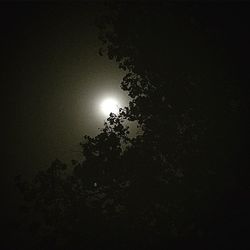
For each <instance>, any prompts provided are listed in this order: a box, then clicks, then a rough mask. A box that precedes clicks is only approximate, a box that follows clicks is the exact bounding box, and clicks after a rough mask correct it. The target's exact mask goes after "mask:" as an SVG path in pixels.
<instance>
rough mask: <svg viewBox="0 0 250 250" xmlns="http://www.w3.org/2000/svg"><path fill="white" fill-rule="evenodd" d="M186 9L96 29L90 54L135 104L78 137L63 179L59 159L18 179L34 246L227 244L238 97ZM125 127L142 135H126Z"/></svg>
mask: <svg viewBox="0 0 250 250" xmlns="http://www.w3.org/2000/svg"><path fill="white" fill-rule="evenodd" d="M191 7H192V6H190V5H183V6H182V7H181V8H180V7H179V6H176V5H174V4H168V5H164V4H159V5H133V7H131V5H129V4H118V5H114V6H111V8H110V13H108V14H107V15H105V16H103V17H102V18H101V19H100V20H99V22H98V23H97V25H98V27H99V30H100V39H101V40H102V42H103V48H101V49H100V51H99V53H100V54H101V55H103V54H107V55H108V57H109V58H110V59H113V60H116V61H117V62H118V64H119V67H120V68H121V69H123V70H124V71H125V72H126V75H125V77H124V78H123V81H122V83H121V88H122V89H123V90H124V91H127V92H128V95H129V96H130V97H131V98H132V101H130V103H129V106H128V107H126V108H124V109H120V112H119V114H118V115H115V114H112V113H111V114H110V116H109V118H108V119H107V121H106V123H105V124H104V128H103V129H102V130H101V132H100V133H99V134H98V135H97V136H95V137H93V138H91V137H89V136H85V137H84V141H83V142H81V144H80V145H81V148H82V154H83V159H82V161H80V162H77V161H74V160H73V161H72V164H73V170H72V171H69V172H67V171H66V165H65V164H63V163H62V162H60V161H59V160H56V161H54V162H53V163H52V164H51V166H50V168H48V169H47V170H45V171H41V172H40V173H38V174H37V176H36V177H35V178H34V180H33V181H32V182H25V181H23V180H22V179H21V178H19V177H18V178H17V179H16V181H17V185H18V187H19V189H20V191H21V192H22V193H23V195H24V197H25V199H26V201H27V202H26V206H27V207H25V209H24V210H26V211H28V213H27V215H28V217H29V218H32V220H31V222H30V223H27V224H29V225H30V230H31V231H32V233H33V234H34V237H36V238H37V241H35V243H34V244H35V246H36V249H39V248H38V247H40V248H41V249H44V248H46V247H53V248H54V249H57V248H58V249H69V248H73V247H75V248H79V247H82V246H85V247H86V246H89V247H90V248H91V249H93V248H94V247H98V246H99V244H100V246H99V247H103V248H104V245H105V243H107V244H108V245H109V246H110V247H112V246H113V247H118V246H119V248H121V249H123V248H124V249H131V247H132V246H133V247H136V245H137V244H138V246H137V247H141V248H143V247H145V248H146V247H156V244H160V243H162V242H164V243H165V244H169V242H172V241H176V240H186V239H195V240H204V239H209V240H221V241H222V242H223V240H225V239H226V238H227V237H231V236H232V237H233V236H235V237H236V235H237V233H238V231H237V230H236V228H234V227H241V226H242V225H241V222H240V220H241V219H242V218H239V222H238V221H237V222H235V221H232V214H233V213H234V212H235V211H236V210H237V209H236V210H235V208H236V207H237V206H241V203H240V202H242V201H240V200H238V205H237V204H236V205H232V206H231V208H230V209H229V210H227V211H226V210H225V208H226V207H227V205H228V204H229V203H230V202H231V200H230V199H229V197H230V195H232V196H233V197H235V196H237V194H238V193H237V192H238V190H245V188H246V186H245V183H244V182H243V183H241V185H239V179H238V178H239V176H238V172H237V168H235V165H236V164H242V163H241V162H240V161H239V159H238V158H239V154H238V151H239V149H238V148H239V147H243V142H242V141H241V140H242V134H241V133H242V131H243V130H242V129H243V128H244V122H243V121H242V112H244V110H245V109H246V106H245V99H244V93H243V92H242V89H241V87H240V86H238V85H237V84H235V82H234V81H235V80H234V79H233V78H232V75H231V74H230V72H229V71H228V68H229V66H227V64H226V59H225V57H222V56H224V54H223V53H224V52H223V51H221V48H220V47H219V46H217V47H216V46H215V45H216V40H214V39H217V38H214V37H212V36H208V34H207V31H206V26H205V23H206V22H204V20H203V19H202V18H201V14H200V13H197V12H196V9H195V8H193V7H192V8H191ZM199 11H200V9H199ZM205 21H207V20H205ZM221 58H223V59H221ZM126 120H129V121H137V122H138V124H139V126H140V128H141V130H142V131H143V133H142V134H141V135H138V136H136V137H135V138H130V137H129V136H128V134H129V128H128V127H127V126H126V125H125V124H126ZM240 168H241V166H240ZM241 169H242V168H241ZM244 192H245V191H244ZM231 199H232V198H231ZM237 211H239V210H237ZM31 214H32V216H30V215H31ZM225 221H226V222H227V223H226V226H225V225H224V224H223V223H225ZM234 223H235V224H234ZM166 242H168V243H166ZM112 244H113V245H112ZM228 244H231V243H230V241H229V243H228Z"/></svg>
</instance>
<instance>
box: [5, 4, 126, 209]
mask: <svg viewBox="0 0 250 250" xmlns="http://www.w3.org/2000/svg"><path fill="white" fill-rule="evenodd" d="M103 8H104V7H103V6H102V5H101V4H72V5H63V4H61V5H58V4H44V3H42V4H35V5H32V4H28V3H20V4H1V8H0V12H1V14H0V16H1V33H2V35H1V64H2V66H1V67H2V70H1V71H2V72H1V83H2V91H1V92H2V94H3V106H2V108H3V109H2V110H3V113H4V119H3V124H4V138H5V139H4V148H5V150H6V153H5V157H6V161H5V165H4V168H1V178H3V180H2V185H3V186H4V188H3V189H2V190H4V196H7V197H6V198H7V202H6V203H5V204H4V205H6V210H8V211H9V209H10V208H12V207H13V206H12V205H10V204H12V203H13V202H15V199H13V196H12V194H13V193H15V190H14V186H13V177H14V176H15V175H18V174H24V175H26V176H30V175H33V174H34V173H36V172H37V170H38V169H42V168H47V167H48V166H49V165H50V163H51V161H53V160H54V159H55V158H59V159H61V160H63V161H66V162H69V161H70V160H71V159H78V158H79V156H80V155H81V154H80V147H79V142H80V141H81V139H82V136H83V135H85V134H88V135H90V136H94V135H96V134H97V133H98V132H99V130H98V128H101V127H102V125H103V122H104V120H105V117H104V116H102V115H101V114H100V110H99V103H100V101H101V100H102V99H103V98H105V97H109V96H115V97H116V98H117V99H119V102H120V104H121V105H122V106H124V105H126V104H127V103H128V97H127V95H126V93H125V92H124V91H122V90H121V89H120V82H121V80H122V77H123V75H124V72H123V71H121V70H120V69H119V68H118V67H117V65H116V64H115V63H114V62H112V61H110V60H108V58H107V57H101V56H100V55H99V54H98V49H99V47H100V45H101V44H100V41H99V40H98V33H97V28H96V26H95V23H94V21H95V18H96V17H97V16H98V14H99V13H101V12H102V11H103ZM6 190H8V194H6V192H5V191H6ZM15 198H16V197H15ZM9 202H10V204H9Z"/></svg>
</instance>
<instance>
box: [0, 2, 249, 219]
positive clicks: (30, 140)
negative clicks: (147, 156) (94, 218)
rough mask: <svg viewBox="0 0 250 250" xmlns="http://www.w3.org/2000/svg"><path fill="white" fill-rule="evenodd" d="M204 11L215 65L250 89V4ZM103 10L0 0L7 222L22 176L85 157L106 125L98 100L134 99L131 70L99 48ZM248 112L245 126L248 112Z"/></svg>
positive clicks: (94, 5) (122, 101)
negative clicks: (127, 78) (128, 87)
mask: <svg viewBox="0 0 250 250" xmlns="http://www.w3.org/2000/svg"><path fill="white" fill-rule="evenodd" d="M210 7H211V6H210ZM197 9H198V8H197ZM201 9H203V12H202V13H201V16H200V20H201V29H202V21H204V23H203V24H204V27H206V29H207V30H206V31H204V30H203V31H202V32H204V33H203V34H206V35H205V36H206V39H207V40H206V41H207V43H208V44H209V46H210V47H209V48H208V50H206V49H204V51H205V52H204V54H207V55H209V53H210V52H209V49H210V50H211V51H216V49H217V51H219V52H220V53H221V54H218V57H217V58H219V59H221V58H222V59H221V61H220V60H218V61H217V62H215V63H214V64H215V65H219V66H218V67H220V66H221V65H223V66H222V67H221V68H219V69H218V68H217V70H218V72H220V71H222V72H223V73H225V75H227V77H228V79H229V78H230V77H231V78H232V79H234V80H235V79H236V81H239V82H240V84H241V87H242V89H246V90H247V89H249V87H248V88H247V86H248V85H249V81H250V74H249V57H250V52H249V44H250V38H249V36H248V33H249V30H248V28H249V23H250V22H249V20H248V18H247V16H248V14H247V9H246V8H244V6H243V7H239V6H238V9H236V12H235V13H234V16H233V18H232V19H230V16H231V15H232V13H233V12H234V7H232V6H231V7H229V8H226V9H225V12H223V14H222V12H221V9H222V8H221V6H220V7H218V8H216V7H215V6H212V7H211V9H213V14H214V15H216V21H214V22H213V18H211V17H210V10H211V9H210V10H209V8H208V10H207V11H204V6H203V7H202V8H201ZM248 9H249V8H248ZM104 10H105V7H104V5H103V4H100V3H98V4H97V3H85V4H79V3H74V4H57V3H36V4H32V3H1V4H0V34H1V38H0V60H1V74H0V80H1V94H2V98H1V100H2V107H1V108H2V113H3V115H2V119H1V124H2V126H3V128H2V135H3V140H2V146H3V148H4V158H3V160H2V166H1V196H2V197H4V202H3V204H2V205H1V209H2V210H3V212H1V217H3V218H4V222H3V223H8V222H9V220H10V218H11V220H12V219H13V215H14V216H15V214H16V210H17V209H18V206H17V204H18V202H19V201H20V196H19V195H18V192H17V190H16V188H15V186H14V177H15V176H16V175H19V174H21V175H23V176H25V177H27V178H30V177H32V176H34V175H35V174H36V173H37V171H38V170H40V169H46V168H47V167H49V165H50V164H51V162H52V161H53V160H55V159H56V158H58V159H60V160H62V161H64V162H66V163H69V165H70V162H71V160H72V159H80V158H81V156H82V155H81V148H80V145H79V143H80V142H81V140H82V139H83V136H84V135H90V136H95V135H97V134H98V132H99V131H100V128H102V127H103V123H104V121H105V115H103V114H102V113H101V111H100V103H101V102H102V101H103V100H104V99H105V98H109V97H114V98H116V99H117V100H118V101H119V104H120V105H121V107H124V106H126V105H128V102H129V100H130V99H129V97H128V96H127V93H126V92H125V91H123V90H122V89H121V88H120V83H121V81H122V78H123V76H124V75H125V72H124V71H123V70H121V69H119V67H118V64H117V63H116V62H115V61H112V60H109V59H108V58H107V56H100V55H99V54H98V50H99V48H100V47H101V41H100V40H99V38H98V29H97V27H96V26H95V19H96V18H97V17H98V16H99V15H100V14H102V13H103V12H104ZM198 12H199V11H197V13H198ZM197 16H199V15H198V14H197ZM220 17H221V18H220ZM206 20H210V23H209V25H208V24H206ZM225 20H226V21H225ZM247 30H248V32H247ZM213 46H214V47H213ZM215 53H216V52H215ZM211 58H212V57H211ZM209 63H210V64H213V62H212V63H211V62H208V64H209ZM162 67H164V62H163V63H162ZM224 67H225V68H224ZM208 74H209V73H208ZM244 94H245V96H247V94H249V93H244ZM242 117H243V118H242V121H240V122H241V123H242V124H243V125H242V127H244V128H246V127H247V125H246V123H245V121H246V120H247V118H248V117H247V114H246V117H245V116H244V114H243V115H242ZM132 132H133V133H134V132H136V130H135V129H134V130H132ZM242 133H245V131H242ZM247 136H248V135H246V137H247ZM242 137H243V136H242ZM246 141H247V140H246ZM248 144H249V142H248ZM244 150H245V148H244ZM239 151H240V149H239ZM221 152H222V153H223V149H222V151H221ZM218 154H219V153H218ZM242 175H243V174H242ZM5 221H6V222H5ZM13 221H14V219H13Z"/></svg>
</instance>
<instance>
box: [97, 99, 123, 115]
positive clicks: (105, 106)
mask: <svg viewBox="0 0 250 250" xmlns="http://www.w3.org/2000/svg"><path fill="white" fill-rule="evenodd" d="M100 109H101V111H102V113H103V114H104V115H105V116H109V114H110V113H114V114H118V113H119V102H118V101H117V100H116V99H114V98H107V99H104V100H103V101H102V102H101V104H100Z"/></svg>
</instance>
